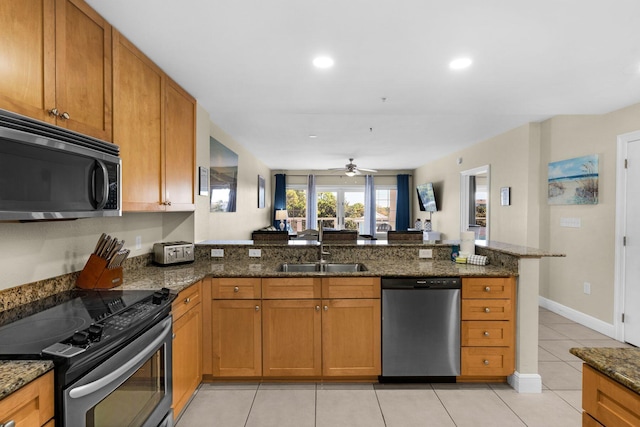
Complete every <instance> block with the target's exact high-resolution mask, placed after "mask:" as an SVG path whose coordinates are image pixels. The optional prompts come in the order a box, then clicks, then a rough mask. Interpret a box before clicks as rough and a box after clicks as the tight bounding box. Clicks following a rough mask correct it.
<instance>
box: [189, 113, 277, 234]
mask: <svg viewBox="0 0 640 427" xmlns="http://www.w3.org/2000/svg"><path fill="white" fill-rule="evenodd" d="M210 136H212V137H214V138H215V139H216V140H218V141H219V142H220V143H222V144H224V145H225V146H226V147H227V148H229V149H230V150H233V151H234V152H235V153H236V154H238V192H237V200H236V212H209V199H208V197H207V196H196V213H195V239H194V240H195V242H201V241H203V240H237V239H250V238H251V232H252V231H253V230H255V229H258V228H262V227H265V226H267V225H269V224H270V223H271V217H272V206H273V194H272V193H273V192H272V178H273V177H272V175H273V174H272V173H271V170H270V169H269V168H268V167H267V166H266V165H265V164H264V163H262V162H261V161H260V160H258V159H257V158H256V157H255V156H254V155H252V154H251V153H249V152H248V151H247V150H246V149H245V148H244V147H243V146H242V145H240V144H239V143H238V142H237V141H235V140H234V139H233V138H232V137H231V136H230V135H228V134H227V133H226V132H224V130H222V129H221V128H220V127H218V126H217V125H216V124H215V123H213V122H212V121H211V119H210V118H209V114H208V113H207V112H206V110H204V109H203V108H202V107H199V108H198V125H197V130H196V139H197V152H196V155H197V164H198V166H203V167H209V163H210V162H209V137H210ZM258 175H261V176H262V177H263V178H264V179H265V207H264V208H263V209H258Z"/></svg>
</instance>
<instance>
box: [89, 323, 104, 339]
mask: <svg viewBox="0 0 640 427" xmlns="http://www.w3.org/2000/svg"><path fill="white" fill-rule="evenodd" d="M100 338H102V325H96V324H93V325H91V326H89V339H90V340H91V341H100Z"/></svg>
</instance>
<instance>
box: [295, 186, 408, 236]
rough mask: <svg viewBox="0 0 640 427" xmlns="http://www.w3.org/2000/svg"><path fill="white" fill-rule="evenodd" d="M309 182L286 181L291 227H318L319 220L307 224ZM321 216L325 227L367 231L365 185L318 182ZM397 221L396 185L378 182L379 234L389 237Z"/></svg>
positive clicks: (377, 226)
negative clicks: (321, 183)
mask: <svg viewBox="0 0 640 427" xmlns="http://www.w3.org/2000/svg"><path fill="white" fill-rule="evenodd" d="M307 203H308V201H307V189H306V185H300V184H296V185H287V212H288V214H289V224H290V225H291V229H292V231H295V232H299V231H303V230H305V229H307V228H312V229H316V228H317V224H310V225H309V226H307V218H306V215H307ZM315 203H317V208H318V220H321V221H322V225H323V227H326V228H335V229H339V230H342V229H346V230H358V232H359V233H360V234H364V233H363V230H364V212H365V205H364V185H349V186H344V185H343V186H341V185H318V186H317V200H316V201H315ZM395 223H396V186H395V185H380V186H379V185H376V235H378V234H380V236H379V237H381V238H386V232H387V231H388V230H393V229H394V228H395Z"/></svg>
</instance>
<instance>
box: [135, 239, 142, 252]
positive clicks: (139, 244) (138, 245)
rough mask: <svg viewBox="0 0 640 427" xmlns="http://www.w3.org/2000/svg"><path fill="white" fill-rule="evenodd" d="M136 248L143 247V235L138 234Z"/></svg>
mask: <svg viewBox="0 0 640 427" xmlns="http://www.w3.org/2000/svg"><path fill="white" fill-rule="evenodd" d="M136 249H142V236H136Z"/></svg>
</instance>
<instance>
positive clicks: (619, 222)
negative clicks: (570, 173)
mask: <svg viewBox="0 0 640 427" xmlns="http://www.w3.org/2000/svg"><path fill="white" fill-rule="evenodd" d="M638 139H640V131H635V132H629V133H625V134H622V135H618V147H617V155H616V165H617V167H616V170H617V172H616V227H615V274H614V288H613V328H614V331H615V339H617V340H618V341H624V323H622V313H623V310H624V284H625V273H624V271H625V264H624V260H625V248H624V244H623V243H624V241H623V239H624V235H625V232H626V230H625V223H626V218H625V214H626V209H627V200H626V194H627V174H626V170H625V167H624V162H625V159H626V158H627V144H628V143H629V142H630V141H635V140H638Z"/></svg>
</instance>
